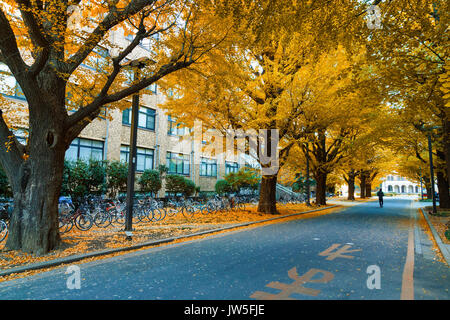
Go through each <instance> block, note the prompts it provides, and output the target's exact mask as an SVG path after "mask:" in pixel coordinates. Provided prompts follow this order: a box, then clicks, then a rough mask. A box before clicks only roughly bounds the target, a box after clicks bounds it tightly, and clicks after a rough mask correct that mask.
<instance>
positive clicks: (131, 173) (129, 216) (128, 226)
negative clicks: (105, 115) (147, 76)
mask: <svg viewBox="0 0 450 320" xmlns="http://www.w3.org/2000/svg"><path fill="white" fill-rule="evenodd" d="M127 65H128V66H130V67H132V68H133V71H134V79H135V80H136V79H138V78H139V69H141V68H142V67H144V66H145V59H137V60H133V61H130V62H129V63H128V64H127ZM138 117H139V91H138V92H136V93H135V94H134V95H133V97H132V109H131V130H130V152H129V160H128V178H127V200H126V201H127V203H126V216H125V235H126V239H127V240H132V235H133V205H134V183H135V175H136V162H137V161H136V153H137V152H136V142H137V127H138Z"/></svg>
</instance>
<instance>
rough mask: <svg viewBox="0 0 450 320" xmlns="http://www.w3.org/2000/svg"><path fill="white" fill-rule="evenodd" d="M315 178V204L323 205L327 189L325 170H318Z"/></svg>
mask: <svg viewBox="0 0 450 320" xmlns="http://www.w3.org/2000/svg"><path fill="white" fill-rule="evenodd" d="M315 179H316V204H317V205H321V206H324V205H326V204H327V202H326V190H327V174H326V173H325V172H318V173H316V175H315Z"/></svg>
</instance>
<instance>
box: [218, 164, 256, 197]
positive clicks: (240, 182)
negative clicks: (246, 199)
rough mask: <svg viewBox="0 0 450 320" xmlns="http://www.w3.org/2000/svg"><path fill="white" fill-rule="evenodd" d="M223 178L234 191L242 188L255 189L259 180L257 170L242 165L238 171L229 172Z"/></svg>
mask: <svg viewBox="0 0 450 320" xmlns="http://www.w3.org/2000/svg"><path fill="white" fill-rule="evenodd" d="M224 178H225V180H226V181H227V182H228V183H229V184H230V186H231V189H232V191H235V192H239V191H240V190H241V189H242V188H250V189H252V190H256V189H257V188H258V184H259V183H260V181H261V177H260V175H259V174H258V172H257V171H255V170H254V169H253V168H248V167H242V168H241V169H239V171H238V172H230V173H228V174H227V175H225V177H224Z"/></svg>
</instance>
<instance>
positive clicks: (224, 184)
mask: <svg viewBox="0 0 450 320" xmlns="http://www.w3.org/2000/svg"><path fill="white" fill-rule="evenodd" d="M214 189H215V190H216V192H217V194H219V195H223V194H226V193H229V192H231V191H232V188H231V185H230V183H229V182H228V181H227V180H217V182H216V185H215V186H214Z"/></svg>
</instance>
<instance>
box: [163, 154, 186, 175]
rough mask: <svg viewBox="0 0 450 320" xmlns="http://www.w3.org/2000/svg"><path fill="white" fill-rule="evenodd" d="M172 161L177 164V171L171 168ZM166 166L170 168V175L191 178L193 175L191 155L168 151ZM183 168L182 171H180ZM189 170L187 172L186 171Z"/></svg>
mask: <svg viewBox="0 0 450 320" xmlns="http://www.w3.org/2000/svg"><path fill="white" fill-rule="evenodd" d="M171 161H173V162H174V163H175V171H174V170H172V169H171V168H172V167H171ZM166 166H167V168H168V172H167V173H168V174H178V175H182V176H190V174H191V160H190V155H189V154H184V153H179V152H172V151H167V153H166ZM179 168H181V170H178V169H179ZM186 168H187V170H186Z"/></svg>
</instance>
